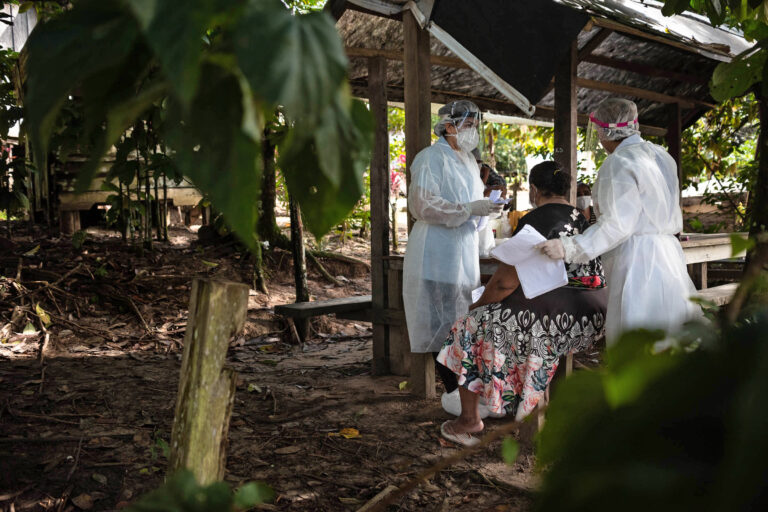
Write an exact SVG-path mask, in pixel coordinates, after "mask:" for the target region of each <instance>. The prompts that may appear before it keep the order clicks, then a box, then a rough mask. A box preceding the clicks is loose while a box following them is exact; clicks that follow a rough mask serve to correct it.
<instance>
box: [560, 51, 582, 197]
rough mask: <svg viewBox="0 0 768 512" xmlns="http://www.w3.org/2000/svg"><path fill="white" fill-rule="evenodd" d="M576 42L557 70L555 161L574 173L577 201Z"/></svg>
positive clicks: (573, 186)
mask: <svg viewBox="0 0 768 512" xmlns="http://www.w3.org/2000/svg"><path fill="white" fill-rule="evenodd" d="M577 52H578V48H577V46H576V41H574V42H573V43H571V48H570V51H569V52H568V55H566V57H565V58H564V59H563V61H562V62H561V63H560V64H559V65H558V67H557V71H556V72H555V161H556V162H558V163H559V164H560V165H562V166H563V168H564V169H566V170H567V171H568V172H569V173H570V174H571V190H570V202H571V203H572V204H575V203H576V180H577V177H578V172H577V162H576V126H577V121H578V120H577V111H576V66H577V64H578V60H577Z"/></svg>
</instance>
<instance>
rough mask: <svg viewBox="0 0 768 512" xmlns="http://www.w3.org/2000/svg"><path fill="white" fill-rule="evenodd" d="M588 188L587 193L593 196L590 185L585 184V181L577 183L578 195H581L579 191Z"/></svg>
mask: <svg viewBox="0 0 768 512" xmlns="http://www.w3.org/2000/svg"><path fill="white" fill-rule="evenodd" d="M582 188H586V189H587V192H589V194H590V195H591V194H592V187H590V186H589V183H584V182H583V181H579V182H577V183H576V195H579V189H582Z"/></svg>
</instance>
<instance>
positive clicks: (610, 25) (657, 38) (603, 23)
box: [592, 17, 731, 61]
mask: <svg viewBox="0 0 768 512" xmlns="http://www.w3.org/2000/svg"><path fill="white" fill-rule="evenodd" d="M592 21H593V22H594V24H595V25H596V26H598V27H602V28H607V29H610V30H613V31H615V32H621V33H623V34H629V35H631V36H635V37H639V38H641V39H646V40H648V41H653V42H655V43H661V44H665V45H667V46H672V47H674V48H677V49H678V50H683V51H686V52H689V53H693V54H696V55H705V56H709V57H718V58H719V60H722V61H730V60H731V56H730V54H729V50H730V49H729V48H728V47H727V46H726V45H722V48H721V49H718V48H715V47H714V46H713V45H710V48H709V50H708V51H705V50H703V49H698V48H694V47H692V46H689V45H687V44H685V43H682V42H680V41H676V40H674V39H670V38H667V37H664V36H661V35H656V34H651V33H650V32H645V31H642V30H640V29H637V28H633V27H628V26H626V25H622V24H621V23H619V22H617V21H613V20H608V19H604V18H595V17H593V18H592Z"/></svg>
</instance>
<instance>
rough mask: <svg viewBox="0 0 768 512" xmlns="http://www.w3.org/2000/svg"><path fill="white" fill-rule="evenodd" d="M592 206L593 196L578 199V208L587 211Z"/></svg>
mask: <svg viewBox="0 0 768 512" xmlns="http://www.w3.org/2000/svg"><path fill="white" fill-rule="evenodd" d="M590 206H592V196H579V197H577V198H576V208H578V209H579V210H586V209H587V208H589V207H590Z"/></svg>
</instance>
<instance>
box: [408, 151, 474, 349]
mask: <svg viewBox="0 0 768 512" xmlns="http://www.w3.org/2000/svg"><path fill="white" fill-rule="evenodd" d="M482 198H483V182H482V180H481V179H480V173H479V170H478V167H477V163H476V162H475V160H474V158H473V157H472V156H471V155H469V154H468V153H466V152H463V151H462V152H457V151H454V150H453V149H452V148H451V146H450V145H448V142H446V140H445V139H444V138H442V137H441V138H440V139H439V140H438V141H437V142H436V143H435V144H433V145H432V146H430V147H428V148H426V149H424V150H422V151H421V152H420V153H419V154H418V155H416V158H415V159H414V160H413V164H412V165H411V183H410V185H409V186H408V209H409V210H410V212H411V215H413V216H414V217H415V218H416V223H415V224H414V225H413V229H412V230H411V233H410V235H409V236H408V247H407V249H406V253H405V262H404V266H403V302H404V306H405V318H406V321H407V324H408V336H409V338H410V340H411V351H412V352H416V353H424V352H437V351H439V350H440V348H441V347H442V346H443V342H444V341H445V339H446V338H447V336H448V332H449V331H450V328H451V326H452V325H453V323H454V322H455V321H456V319H457V318H458V317H459V316H461V315H463V314H466V312H467V310H468V308H469V305H470V304H471V303H472V290H473V289H475V288H477V287H478V286H480V265H479V252H478V239H477V217H470V213H469V210H468V208H467V207H466V206H464V204H465V203H469V202H471V201H475V200H477V199H482Z"/></svg>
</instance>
